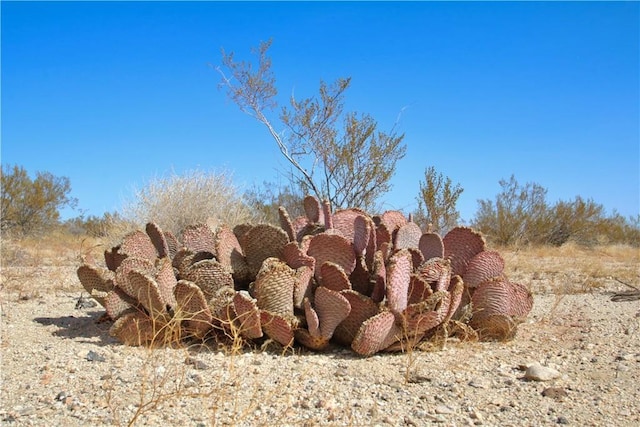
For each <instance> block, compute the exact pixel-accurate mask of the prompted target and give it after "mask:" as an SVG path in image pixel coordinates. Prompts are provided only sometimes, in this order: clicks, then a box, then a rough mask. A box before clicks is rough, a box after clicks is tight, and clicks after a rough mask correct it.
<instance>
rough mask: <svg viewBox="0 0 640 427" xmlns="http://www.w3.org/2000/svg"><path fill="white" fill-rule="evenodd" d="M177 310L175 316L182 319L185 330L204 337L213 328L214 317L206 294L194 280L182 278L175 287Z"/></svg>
mask: <svg viewBox="0 0 640 427" xmlns="http://www.w3.org/2000/svg"><path fill="white" fill-rule="evenodd" d="M174 294H175V299H176V301H177V307H178V308H177V310H176V313H175V316H176V318H177V319H179V320H181V321H182V327H183V328H184V330H185V332H186V333H187V334H189V335H192V336H194V337H196V338H203V337H204V336H206V334H207V333H208V332H209V331H210V330H211V328H212V321H213V317H212V315H211V310H209V307H208V305H207V300H206V299H205V297H204V294H203V293H202V291H201V290H200V288H199V287H198V285H196V284H195V283H193V282H189V281H188V280H180V281H179V282H178V283H177V284H176V286H175V288H174Z"/></svg>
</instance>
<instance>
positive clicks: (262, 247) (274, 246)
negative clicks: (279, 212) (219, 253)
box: [239, 224, 289, 277]
mask: <svg viewBox="0 0 640 427" xmlns="http://www.w3.org/2000/svg"><path fill="white" fill-rule="evenodd" d="M239 241H240V245H241V246H242V249H243V252H244V255H245V258H246V260H247V265H248V266H249V271H250V272H251V275H252V276H253V277H255V276H256V275H257V274H258V271H260V268H261V267H262V262H263V261H264V260H265V259H267V258H272V257H275V258H282V253H283V250H284V246H285V245H286V244H287V243H289V236H287V233H286V232H285V231H284V230H282V229H281V228H279V227H275V226H273V225H270V224H258V225H256V226H255V227H252V228H251V229H249V230H248V231H247V232H246V233H245V234H244V235H243V236H242V238H241V239H239Z"/></svg>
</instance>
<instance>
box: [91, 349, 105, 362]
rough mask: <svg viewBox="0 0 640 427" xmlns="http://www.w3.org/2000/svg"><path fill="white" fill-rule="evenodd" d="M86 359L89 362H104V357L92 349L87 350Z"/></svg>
mask: <svg viewBox="0 0 640 427" xmlns="http://www.w3.org/2000/svg"><path fill="white" fill-rule="evenodd" d="M86 359H87V360H88V361H89V362H104V361H105V358H104V356H103V355H101V354H99V353H96V352H95V351H93V350H89V352H88V353H87V357H86Z"/></svg>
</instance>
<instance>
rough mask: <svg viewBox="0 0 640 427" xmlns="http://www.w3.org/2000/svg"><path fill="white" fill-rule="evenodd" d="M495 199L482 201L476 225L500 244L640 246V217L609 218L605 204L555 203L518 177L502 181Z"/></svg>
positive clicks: (531, 184) (533, 185)
mask: <svg viewBox="0 0 640 427" xmlns="http://www.w3.org/2000/svg"><path fill="white" fill-rule="evenodd" d="M500 186H501V187H502V191H501V192H500V193H499V194H498V195H497V196H496V198H495V200H489V199H485V200H479V201H478V204H479V209H478V212H477V213H476V217H475V219H474V221H473V222H472V225H473V226H474V227H475V228H477V229H478V230H479V231H481V232H482V233H483V234H485V235H486V236H487V238H488V239H489V240H490V241H491V242H493V243H494V244H496V245H501V246H512V245H523V244H525V245H553V246H561V245H563V244H565V243H567V242H574V243H577V244H579V245H585V246H593V245H597V244H605V245H606V244H628V245H632V246H635V247H640V216H639V217H637V218H635V219H634V218H629V219H625V218H623V217H622V216H621V215H619V214H617V213H614V214H612V215H610V216H607V215H606V212H605V208H604V206H602V205H600V204H597V203H596V202H594V201H593V200H584V199H583V198H582V197H580V196H577V197H576V198H575V199H574V200H573V201H559V202H557V203H555V204H554V205H550V204H549V203H548V201H547V200H546V194H547V189H545V188H544V187H542V186H541V185H539V184H536V183H527V184H524V185H521V184H520V183H518V181H517V180H516V178H515V176H511V178H510V179H509V180H508V181H506V180H501V181H500Z"/></svg>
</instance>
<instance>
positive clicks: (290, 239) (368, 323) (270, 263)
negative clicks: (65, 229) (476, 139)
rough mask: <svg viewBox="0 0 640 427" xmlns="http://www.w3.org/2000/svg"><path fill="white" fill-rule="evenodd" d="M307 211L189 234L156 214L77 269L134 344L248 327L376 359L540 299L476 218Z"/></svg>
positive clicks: (514, 315)
mask: <svg viewBox="0 0 640 427" xmlns="http://www.w3.org/2000/svg"><path fill="white" fill-rule="evenodd" d="M304 211H305V216H302V217H299V218H295V219H293V220H292V219H291V218H290V216H289V215H288V213H287V211H286V210H285V209H284V208H280V211H279V212H280V227H276V226H273V225H269V224H258V225H248V224H245V225H239V226H236V227H235V228H233V229H230V228H229V227H226V226H221V227H218V228H217V229H216V230H213V229H212V228H210V227H209V226H208V225H206V224H197V225H192V226H188V227H187V228H185V229H184V230H183V231H182V232H181V233H180V235H179V236H175V235H173V234H172V233H170V232H166V231H162V230H161V229H160V227H158V225H156V224H154V223H149V224H147V226H146V230H145V231H146V232H143V231H135V232H133V233H130V234H128V235H126V236H125V237H124V239H123V241H122V243H121V244H120V245H118V246H116V247H114V248H112V249H110V250H107V251H105V254H104V255H105V263H106V267H104V266H99V265H97V264H96V263H88V262H86V261H85V263H83V265H81V266H80V267H79V268H78V271H77V273H78V278H79V279H80V282H81V283H82V285H83V286H84V288H85V289H86V290H87V291H88V292H89V293H90V294H91V296H92V297H93V298H95V299H96V300H97V301H98V302H99V303H100V304H102V305H103V306H104V307H105V308H106V315H107V316H108V317H109V318H110V319H111V320H113V322H114V323H113V325H112V326H111V329H110V333H111V335H113V336H115V337H117V338H118V339H119V340H120V341H122V342H124V343H126V344H129V345H148V346H151V345H157V344H167V343H173V342H180V341H182V340H185V339H199V340H205V339H208V338H211V337H220V336H229V337H238V336H240V337H242V338H243V339H245V340H247V341H258V340H264V339H271V340H273V341H276V342H278V343H280V344H281V345H283V346H292V345H294V344H295V343H298V344H301V345H302V346H304V347H307V348H310V349H314V350H322V349H324V348H326V347H327V346H328V345H329V344H330V343H335V344H340V345H343V346H350V347H351V348H352V349H353V350H354V351H355V352H356V353H358V354H361V355H371V354H374V353H376V352H379V351H382V350H387V351H398V350H403V349H406V348H408V346H410V345H415V344H417V343H419V342H420V341H422V340H424V339H428V338H429V337H431V336H434V334H435V333H436V332H437V331H445V332H446V331H454V330H458V331H465V333H471V334H477V335H479V336H480V337H481V338H493V339H508V338H512V337H513V335H514V333H515V330H516V327H517V324H518V323H519V322H521V321H522V320H523V319H524V318H525V317H526V316H527V315H528V313H529V311H530V310H531V308H532V305H533V299H532V296H531V294H530V292H529V291H528V290H527V288H525V287H524V286H522V285H519V284H517V283H512V282H511V281H509V280H508V279H507V277H506V276H505V275H504V273H503V269H504V261H503V259H502V257H501V256H500V255H499V254H498V252H495V251H490V250H487V249H486V247H485V246H486V244H485V240H484V238H483V237H482V236H481V235H480V234H479V233H477V232H475V231H474V230H472V229H471V228H468V227H457V228H454V229H452V230H451V231H449V232H448V233H447V234H446V235H445V236H444V237H441V236H440V235H438V234H436V233H431V232H425V233H423V232H422V230H421V229H420V227H419V226H418V225H417V224H415V223H414V222H412V221H411V220H410V219H407V218H406V217H405V216H404V215H403V214H402V213H400V212H397V211H387V212H385V213H384V214H382V215H377V216H370V215H368V214H367V213H365V212H364V211H362V210H360V209H344V210H339V211H336V212H332V211H331V207H330V206H329V204H328V203H326V202H325V203H322V204H321V203H320V202H319V201H318V200H317V199H316V198H314V197H312V196H308V197H306V198H305V199H304Z"/></svg>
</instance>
